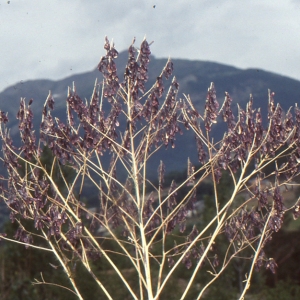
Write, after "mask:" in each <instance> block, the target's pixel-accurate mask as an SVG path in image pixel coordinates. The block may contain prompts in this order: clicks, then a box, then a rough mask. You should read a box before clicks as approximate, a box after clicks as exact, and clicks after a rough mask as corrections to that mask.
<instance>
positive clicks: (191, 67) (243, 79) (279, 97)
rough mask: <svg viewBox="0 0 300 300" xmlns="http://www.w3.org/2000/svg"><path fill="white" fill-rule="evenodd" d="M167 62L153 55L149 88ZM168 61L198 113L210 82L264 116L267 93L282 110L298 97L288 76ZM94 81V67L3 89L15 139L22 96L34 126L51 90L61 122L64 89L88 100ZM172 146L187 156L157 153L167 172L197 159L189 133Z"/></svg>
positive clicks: (299, 87) (120, 61) (2, 105)
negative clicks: (179, 147) (181, 148)
mask: <svg viewBox="0 0 300 300" xmlns="http://www.w3.org/2000/svg"><path fill="white" fill-rule="evenodd" d="M166 61H167V60H166V59H157V58H155V57H153V56H152V58H151V61H150V64H149V81H148V82H149V84H148V87H150V85H152V84H153V83H154V82H155V80H156V77H157V76H158V75H159V74H160V73H161V70H162V68H163V66H164V65H165V63H166ZM172 61H173V63H174V73H173V74H174V75H175V76H176V78H177V81H178V82H179V84H180V90H179V97H183V96H182V94H183V93H185V94H189V95H190V96H191V99H192V100H193V102H194V104H195V106H196V108H197V109H198V110H199V112H200V113H202V111H203V107H204V104H205V99H206V92H207V88H208V87H209V85H210V83H211V82H214V83H215V87H216V90H217V97H218V100H219V102H222V101H223V99H224V92H225V91H227V92H229V93H230V95H231V97H232V98H233V103H234V105H235V106H236V104H237V103H239V105H240V106H241V107H243V108H244V107H245V103H246V102H247V101H248V100H249V95H250V93H252V95H253V97H254V107H255V108H257V107H262V111H263V112H264V114H265V115H266V107H267V103H268V89H271V90H272V91H274V92H275V94H276V96H275V100H276V101H277V102H280V104H281V106H282V108H283V109H284V110H287V109H288V108H289V107H290V106H293V105H294V104H295V102H297V101H298V100H299V99H300V81H297V80H294V79H291V78H288V77H284V76H280V75H277V74H274V73H270V72H266V71H263V70H259V69H246V70H242V69H238V68H235V67H232V66H227V65H224V64H219V63H213V62H207V61H192V60H183V59H174V60H172ZM116 62H117V66H118V70H119V71H120V72H119V77H120V79H122V78H123V72H124V67H125V65H126V62H127V52H122V53H120V54H119V57H118V58H117V60H116ZM96 78H98V80H99V81H101V80H102V75H101V73H100V72H99V71H98V70H97V69H94V70H92V71H90V72H86V73H82V74H77V75H73V76H70V77H67V78H65V79H62V80H59V81H53V80H45V79H40V80H30V81H25V82H21V83H17V84H16V85H14V86H10V87H8V88H6V89H5V90H4V91H2V92H1V93H0V110H2V111H5V112H8V113H9V118H10V120H11V121H10V127H12V130H11V135H12V136H13V137H14V136H15V135H16V134H17V133H18V126H17V125H18V124H17V120H16V119H15V115H16V112H17V109H18V106H19V101H20V97H26V99H27V101H28V100H29V99H31V98H33V99H34V102H33V105H32V110H33V112H34V115H35V122H36V123H35V125H36V126H38V125H39V122H40V116H41V111H42V107H43V104H44V101H45V99H46V98H47V95H48V91H49V90H51V91H52V94H53V96H54V99H55V112H54V115H56V116H58V117H59V118H60V119H63V118H64V116H65V99H66V96H67V88H68V86H72V83H73V82H75V85H76V91H77V93H78V94H79V96H80V97H81V98H87V99H89V98H90V96H91V94H92V91H93V87H94V83H95V79H96ZM169 82H170V79H169ZM166 87H167V85H166ZM220 124H222V122H221V123H220ZM37 128H38V127H37ZM183 130H184V129H183ZM215 135H216V136H217V137H218V136H221V135H222V125H218V124H217V126H216V129H215ZM176 143H177V144H179V143H180V144H181V143H183V144H184V145H185V149H184V152H185V155H182V153H181V152H180V151H177V152H176V151H173V152H172V154H170V152H169V151H164V150H162V151H161V152H160V153H159V154H158V155H160V156H161V157H160V159H162V160H163V161H164V162H165V164H166V166H167V171H172V170H182V169H183V168H185V166H186V155H188V156H190V157H191V158H192V160H193V161H194V162H196V161H197V158H196V153H195V143H194V138H193V136H191V134H190V133H188V134H184V135H183V136H181V137H179V138H178V140H177V142H176ZM174 162H176V163H174ZM156 170H157V165H153V169H151V170H150V173H151V174H152V175H155V174H156Z"/></svg>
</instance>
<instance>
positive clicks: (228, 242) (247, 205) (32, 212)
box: [0, 38, 300, 300]
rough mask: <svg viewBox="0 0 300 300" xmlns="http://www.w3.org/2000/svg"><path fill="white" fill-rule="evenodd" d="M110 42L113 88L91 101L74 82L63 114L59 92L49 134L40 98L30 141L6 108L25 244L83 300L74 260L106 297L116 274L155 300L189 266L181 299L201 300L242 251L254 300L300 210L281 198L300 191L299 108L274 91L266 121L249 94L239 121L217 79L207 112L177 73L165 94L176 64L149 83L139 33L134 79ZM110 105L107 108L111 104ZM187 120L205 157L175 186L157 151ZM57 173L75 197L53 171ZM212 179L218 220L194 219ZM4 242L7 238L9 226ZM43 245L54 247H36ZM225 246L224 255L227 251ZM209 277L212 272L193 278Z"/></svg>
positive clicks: (6, 156) (9, 160) (9, 158)
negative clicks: (226, 184)
mask: <svg viewBox="0 0 300 300" xmlns="http://www.w3.org/2000/svg"><path fill="white" fill-rule="evenodd" d="M104 49H105V50H106V55H105V56H103V57H102V58H101V60H100V63H99V65H98V69H99V71H100V72H101V73H102V74H103V77H104V80H103V84H98V82H96V83H95V88H94V91H93V95H92V97H91V100H90V102H89V103H88V102H87V101H83V100H82V99H81V98H80V97H79V95H78V94H77V92H76V88H75V85H74V86H73V88H72V89H71V88H69V91H68V97H67V101H66V105H67V116H66V120H59V119H58V118H54V117H53V116H52V111H53V109H54V99H53V97H52V95H51V93H49V96H48V97H47V99H46V102H45V105H44V108H43V111H42V121H41V126H40V136H39V140H38V142H37V141H36V140H37V138H36V136H35V132H34V130H33V126H32V118H33V114H32V111H31V105H32V101H29V103H28V105H26V102H25V99H21V102H20V108H19V111H18V114H17V118H18V119H19V130H20V136H21V141H22V146H21V147H20V148H17V147H16V146H14V142H13V141H12V139H11V137H10V136H9V131H8V129H7V128H6V123H7V121H8V117H7V114H6V113H5V112H0V121H1V132H0V135H1V138H2V151H3V158H2V159H3V162H4V164H5V166H6V168H7V172H8V176H7V178H6V179H5V180H4V181H3V188H2V194H1V198H2V199H3V200H4V201H5V203H6V204H7V207H8V208H9V210H10V212H11V213H10V214H11V215H10V217H11V219H12V220H13V221H15V222H17V223H18V224H19V227H18V229H17V233H16V234H15V238H16V240H17V241H18V242H19V243H23V244H25V245H26V246H27V247H37V248H38V249H40V250H41V251H43V250H44V251H48V252H51V253H52V254H53V255H54V256H55V258H56V259H57V262H58V263H59V264H60V266H61V267H62V269H63V270H64V272H65V273H66V275H67V277H68V279H69V281H70V283H71V285H72V292H73V293H74V294H76V295H77V297H78V298H79V299H83V294H82V288H83V287H82V286H81V284H80V278H76V277H75V278H74V276H73V273H72V268H73V262H74V258H75V259H76V261H78V263H79V262H80V265H81V267H82V268H84V269H85V270H86V271H87V272H88V273H89V274H90V277H91V280H94V282H95V283H96V284H97V285H98V287H99V288H100V289H101V291H102V293H103V295H105V296H106V298H108V299H113V294H114V293H115V291H114V286H113V285H112V284H111V283H110V281H109V278H110V276H117V277H118V278H119V282H121V283H122V284H123V285H124V286H125V287H126V290H127V293H126V294H124V295H122V297H123V299H125V298H128V299H132V298H133V299H145V298H147V299H156V300H157V299H159V298H162V297H163V293H164V291H165V289H166V288H167V287H168V284H170V282H172V280H174V278H175V277H176V272H177V271H178V270H179V269H180V268H181V267H182V266H183V265H184V266H185V267H186V269H187V270H188V272H187V273H186V274H185V280H184V282H181V284H180V285H179V286H178V289H179V291H178V292H179V293H180V296H179V297H180V299H186V298H187V297H189V295H191V293H193V295H194V293H195V291H196V295H195V298H196V299H200V298H202V297H205V293H207V291H209V290H210V289H212V288H213V286H214V283H215V281H217V280H218V279H219V278H220V277H222V275H223V273H224V271H225V270H226V269H227V268H228V266H229V265H230V264H231V263H233V262H236V261H237V260H238V261H240V260H241V259H245V260H247V261H250V265H249V269H248V271H247V273H246V274H243V276H245V277H244V278H243V281H242V284H243V285H242V287H241V293H240V299H243V298H244V295H245V293H246V291H247V290H248V289H249V287H250V283H251V278H252V275H253V271H254V269H257V270H259V269H261V268H265V269H269V270H271V271H272V272H275V270H276V262H275V260H274V259H273V258H267V257H266V254H265V251H264V248H265V245H266V244H267V243H268V242H269V241H270V239H271V237H272V234H273V233H274V232H277V231H279V230H280V228H281V225H282V222H283V219H284V214H285V212H286V211H287V210H292V211H293V215H294V218H298V217H299V214H300V213H299V202H298V200H295V201H294V202H293V203H292V204H290V205H289V207H288V208H287V207H286V205H284V203H283V202H284V192H283V189H282V188H283V187H284V186H287V187H290V186H293V185H294V183H293V182H294V181H293V180H294V179H295V178H296V177H297V176H298V175H299V171H300V168H299V163H298V161H299V154H300V148H299V146H300V110H299V108H298V107H297V106H295V108H294V111H295V116H294V117H293V115H292V109H290V110H289V111H288V112H287V113H286V114H284V113H283V111H282V109H281V107H280V105H279V104H277V105H275V100H274V93H272V92H271V91H269V104H268V109H269V110H268V124H267V127H266V128H265V127H264V126H263V123H262V115H261V112H260V110H259V109H258V110H254V108H253V99H252V97H251V96H250V100H249V102H248V104H247V107H246V108H245V109H242V108H240V107H239V108H238V116H237V117H235V116H234V114H233V112H232V109H231V102H232V99H231V97H230V95H229V94H228V93H225V100H224V102H223V104H222V105H221V106H220V105H219V103H218V101H217V99H216V92H215V88H214V84H213V83H212V84H211V86H210V87H209V89H208V93H207V98H206V103H205V108H204V113H203V114H202V115H201V114H200V113H199V112H198V111H197V109H196V108H195V105H194V104H193V103H192V101H191V99H190V98H189V96H184V98H183V99H179V100H178V99H177V95H178V88H179V84H178V82H177V81H176V78H173V80H172V82H171V84H170V87H169V89H168V91H167V92H166V93H165V92H164V91H165V88H164V84H165V81H166V80H167V79H168V78H169V77H170V76H171V74H172V71H173V64H172V62H171V60H168V62H167V64H166V66H165V67H164V69H163V70H162V73H161V74H160V75H159V76H158V77H157V80H156V82H155V83H154V85H153V86H152V87H150V89H149V90H146V88H145V84H146V82H147V79H148V75H147V73H148V64H149V61H150V53H151V52H150V45H149V44H148V43H147V41H146V40H144V41H143V42H142V44H141V46H140V49H136V48H135V47H134V42H133V43H132V45H131V46H130V47H129V50H128V54H129V55H128V56H129V57H128V63H127V66H126V68H125V72H124V81H123V82H120V79H119V77H118V75H117V68H116V64H115V59H117V56H118V52H117V51H116V49H115V47H114V45H113V44H112V43H110V42H109V41H108V39H107V38H106V39H105V45H104ZM161 99H163V101H162V100H161ZM105 101H107V102H108V103H109V104H110V106H111V108H110V111H104V109H103V103H104V102H105ZM218 115H222V117H223V120H224V122H225V123H226V126H227V131H226V132H225V133H224V136H223V138H222V139H221V140H219V141H215V140H214V138H213V136H212V134H211V129H212V126H214V124H215V123H217V121H218ZM183 128H185V129H186V130H191V131H192V132H193V133H194V135H195V151H197V153H198V158H199V163H200V165H199V166H198V167H197V168H196V167H195V166H194V165H193V163H192V162H191V161H190V159H189V158H188V157H187V158H186V159H187V178H186V179H185V180H183V181H182V182H175V180H172V181H170V184H168V185H166V183H165V182H164V178H165V165H164V163H163V162H162V161H161V160H160V159H159V151H160V149H161V148H166V149H167V151H170V153H172V151H175V150H174V149H173V148H174V147H175V144H176V138H177V136H178V134H183V131H184V130H185V129H183ZM42 144H46V145H47V147H48V148H49V149H50V150H51V151H52V154H53V155H54V159H53V162H52V165H51V168H49V167H45V166H44V165H43V162H42V161H41V153H42V150H41V149H42V147H41V145H42ZM180 146H182V147H183V152H182V155H184V147H185V145H180V144H179V145H177V144H176V147H179V148H180ZM153 157H154V158H158V161H157V166H158V179H157V181H155V180H151V179H150V178H149V177H148V176H147V167H148V166H149V164H150V163H151V164H153V163H154V162H153V160H152V158H153ZM279 159H284V163H283V164H282V165H278V163H277V161H278V160H279ZM20 160H21V161H23V162H24V165H25V173H24V174H22V173H21V172H20V171H19V168H20V163H19V161H20ZM106 162H109V163H106ZM66 164H67V165H68V167H69V168H71V169H72V170H73V171H75V173H76V175H75V177H74V179H73V181H72V183H71V184H70V183H69V182H68V180H67V178H66V173H65V172H63V167H62V166H65V165H66ZM270 166H273V168H272V170H271V171H270V168H269V167H270ZM55 170H57V172H59V174H60V176H61V178H62V181H63V183H64V184H63V186H64V188H65V189H66V192H65V193H63V192H61V187H60V186H58V183H57V182H56V181H55V180H54V173H55V172H54V171H55ZM225 173H227V174H228V176H227V177H226V179H227V180H229V181H230V182H231V183H230V184H232V186H233V189H232V191H231V192H230V195H229V196H228V198H227V197H223V196H222V191H220V189H218V185H219V182H220V180H221V178H222V176H223V174H225ZM120 174H126V178H122V176H120ZM207 180H211V181H212V184H213V197H212V199H213V202H214V213H213V217H211V218H209V219H208V220H207V219H206V218H205V217H202V218H201V219H200V221H201V220H202V221H201V222H202V223H201V224H199V220H198V219H197V218H190V217H189V216H190V215H191V212H193V211H195V210H196V202H197V190H198V191H199V190H200V189H201V186H202V185H203V184H205V183H206V181H207ZM155 182H156V183H155ZM91 184H92V185H93V186H94V187H96V189H97V191H98V193H99V208H98V210H96V211H95V210H93V211H92V210H89V209H87V207H86V206H85V205H84V203H83V202H82V193H83V190H84V189H85V188H86V186H88V187H90V186H91ZM28 220H29V221H31V222H32V223H33V224H34V227H35V229H36V231H37V233H34V234H33V232H31V231H30V230H29V229H28V227H26V225H25V223H24V221H26V222H28ZM193 221H194V223H195V224H194V225H193V224H192V222H193ZM2 238H3V239H8V238H7V237H5V235H2ZM40 240H42V241H43V243H45V245H46V246H44V244H39V241H40ZM219 243H220V244H221V246H222V248H223V249H226V251H218V247H219ZM99 257H100V258H101V259H100V261H101V264H102V265H105V268H106V274H107V275H106V276H105V277H103V276H101V275H100V273H99V272H98V271H97V268H95V263H92V261H93V260H97V259H98V258H99ZM120 257H122V258H123V259H122V261H120V259H119V258H120ZM96 265H97V264H96ZM203 272H205V273H209V274H210V277H209V278H208V279H206V281H205V282H204V283H203V284H201V285H200V286H198V285H195V281H196V279H197V278H199V276H200V277H201V274H203ZM111 278H112V277H111ZM206 278H207V277H206ZM36 283H39V284H46V282H44V281H41V282H36ZM195 286H196V289H195Z"/></svg>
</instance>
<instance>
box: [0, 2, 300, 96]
mask: <svg viewBox="0 0 300 300" xmlns="http://www.w3.org/2000/svg"><path fill="white" fill-rule="evenodd" d="M106 35H107V36H108V38H109V39H110V40H111V39H113V41H114V43H115V47H116V49H117V50H118V51H122V50H125V49H127V48H128V47H129V45H130V44H131V42H132V39H133V38H134V37H136V46H139V44H140V43H141V42H142V40H143V38H144V37H145V36H146V38H147V40H148V41H149V42H152V41H154V43H153V45H152V46H151V52H152V54H153V55H154V56H156V57H169V56H170V57H171V58H184V59H190V60H205V61H206V60H208V61H214V62H219V63H223V64H226V65H232V66H235V67H238V68H243V69H245V68H258V69H263V70H266V71H271V72H274V73H278V74H281V75H285V76H289V77H291V78H295V79H298V80H300V0H278V1H274V0H251V1H241V0H59V1H57V0H10V1H7V0H0V91H2V90H3V89H4V88H6V87H8V86H11V85H14V84H16V83H18V82H24V81H26V80H29V79H52V80H59V79H62V78H65V77H67V76H71V75H73V74H78V73H82V72H86V71H90V70H92V69H94V68H95V67H96V66H97V64H98V62H99V59H100V57H101V56H103V55H104V54H105V50H104V49H103V42H104V37H105V36H106ZM174 67H175V68H176V65H175V66H174Z"/></svg>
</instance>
